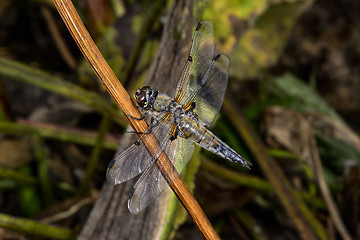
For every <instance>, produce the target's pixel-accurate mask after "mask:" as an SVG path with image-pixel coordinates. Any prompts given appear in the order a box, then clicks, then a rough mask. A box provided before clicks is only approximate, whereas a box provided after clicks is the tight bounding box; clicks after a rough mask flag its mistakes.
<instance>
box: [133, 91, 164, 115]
mask: <svg viewBox="0 0 360 240" xmlns="http://www.w3.org/2000/svg"><path fill="white" fill-rule="evenodd" d="M158 93H159V92H158V91H153V90H152V88H151V87H149V86H145V87H143V88H141V89H140V88H138V89H137V90H136V92H135V99H136V103H137V105H138V106H139V107H141V108H142V109H145V110H149V109H150V108H151V107H152V105H153V103H154V101H155V99H156V97H157V95H158Z"/></svg>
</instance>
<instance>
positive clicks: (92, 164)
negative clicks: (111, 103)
mask: <svg viewBox="0 0 360 240" xmlns="http://www.w3.org/2000/svg"><path fill="white" fill-rule="evenodd" d="M109 127H110V121H109V118H107V117H106V116H104V117H103V119H102V121H101V124H100V129H99V134H98V137H97V139H96V143H95V147H94V148H93V151H92V153H91V157H90V161H89V164H88V166H87V168H86V171H85V177H84V179H83V181H82V183H81V185H80V189H79V192H78V194H79V195H82V194H84V193H85V191H86V188H87V186H88V185H89V182H90V180H91V179H92V176H93V175H94V172H95V169H96V167H97V164H98V162H99V156H100V153H101V149H102V147H103V143H104V139H105V136H106V133H107V132H108V130H109Z"/></svg>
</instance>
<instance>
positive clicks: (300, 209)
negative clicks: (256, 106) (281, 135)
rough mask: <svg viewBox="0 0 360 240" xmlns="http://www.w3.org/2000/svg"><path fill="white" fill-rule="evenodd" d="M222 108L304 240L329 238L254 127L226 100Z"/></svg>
mask: <svg viewBox="0 0 360 240" xmlns="http://www.w3.org/2000/svg"><path fill="white" fill-rule="evenodd" d="M223 108H224V110H225V112H227V113H229V114H228V116H229V117H230V120H231V121H232V122H233V123H234V125H235V128H236V129H237V131H239V132H240V134H241V135H242V137H243V138H244V140H245V142H246V143H247V145H248V147H249V149H250V150H251V152H252V154H253V155H254V156H255V158H256V159H257V164H258V165H259V166H260V167H261V169H262V171H263V172H264V174H265V175H266V177H267V178H268V179H269V181H270V183H271V184H272V185H273V187H274V190H275V192H276V193H277V194H278V196H279V199H280V201H281V203H282V204H283V206H284V208H285V210H286V211H287V213H288V215H289V217H290V218H291V219H292V221H293V222H294V224H295V226H296V227H297V230H298V231H299V233H300V235H301V237H302V239H306V240H308V239H314V240H315V239H317V237H318V238H319V239H326V233H325V230H324V229H323V227H322V226H321V224H320V223H319V222H318V221H317V220H316V219H315V218H314V216H313V214H312V213H311V211H310V210H309V209H308V208H307V207H306V205H305V204H304V203H303V202H302V201H301V200H300V199H299V197H298V196H297V195H296V194H295V192H294V191H293V190H292V188H291V187H290V185H289V183H288V181H287V180H286V178H285V176H284V174H283V173H282V171H281V169H280V167H279V166H278V165H277V164H276V162H275V161H274V159H272V158H271V157H270V156H269V155H267V152H266V149H265V147H264V145H263V144H262V142H261V141H260V139H259V138H258V137H257V136H256V134H255V133H254V132H253V131H252V128H251V126H249V124H248V123H247V121H246V120H245V119H244V117H243V116H242V115H241V114H240V113H239V112H238V110H237V109H236V107H235V106H233V105H232V104H231V103H230V101H229V100H227V99H225V101H224V106H223ZM230 113H231V114H230ZM315 234H316V235H315Z"/></svg>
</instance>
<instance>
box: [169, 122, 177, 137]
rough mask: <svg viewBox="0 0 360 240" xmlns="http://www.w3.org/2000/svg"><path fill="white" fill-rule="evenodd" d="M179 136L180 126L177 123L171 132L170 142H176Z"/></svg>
mask: <svg viewBox="0 0 360 240" xmlns="http://www.w3.org/2000/svg"><path fill="white" fill-rule="evenodd" d="M177 136H178V126H177V124H176V123H174V124H173V126H172V128H171V131H170V140H171V141H174V140H175V139H176V138H177Z"/></svg>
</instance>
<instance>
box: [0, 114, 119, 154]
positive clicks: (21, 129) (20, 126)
mask: <svg viewBox="0 0 360 240" xmlns="http://www.w3.org/2000/svg"><path fill="white" fill-rule="evenodd" d="M0 132H2V133H7V134H14V135H38V136H41V137H44V138H50V139H54V140H58V141H66V142H72V143H77V144H82V145H87V146H94V145H95V143H96V133H95V132H94V131H89V130H84V129H78V128H72V127H64V126H57V125H54V124H49V123H39V122H32V121H25V120H20V121H19V123H13V122H1V121H0ZM118 144H119V139H118V138H117V137H115V136H114V135H107V136H106V138H105V139H104V143H103V145H104V148H107V149H112V150H116V149H117V147H118Z"/></svg>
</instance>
